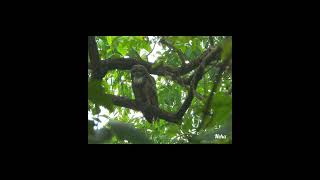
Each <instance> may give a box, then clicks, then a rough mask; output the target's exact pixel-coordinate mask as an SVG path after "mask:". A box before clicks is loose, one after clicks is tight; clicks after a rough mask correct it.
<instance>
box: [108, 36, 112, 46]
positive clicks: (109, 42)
mask: <svg viewBox="0 0 320 180" xmlns="http://www.w3.org/2000/svg"><path fill="white" fill-rule="evenodd" d="M107 42H108V44H109V45H111V44H112V37H111V36H107Z"/></svg>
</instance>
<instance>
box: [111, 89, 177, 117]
mask: <svg viewBox="0 0 320 180" xmlns="http://www.w3.org/2000/svg"><path fill="white" fill-rule="evenodd" d="M106 96H109V97H111V101H112V103H113V104H114V105H116V106H121V107H125V108H129V109H132V110H135V111H143V110H144V109H142V106H139V105H138V104H137V103H136V101H135V100H132V99H130V98H127V97H121V96H115V95H112V94H106ZM151 108H152V110H153V112H154V114H155V115H156V116H157V117H159V118H161V119H164V120H166V121H168V122H172V123H179V120H178V119H177V117H176V116H175V114H174V113H171V112H167V111H164V110H161V109H160V108H159V107H156V106H152V107H151Z"/></svg>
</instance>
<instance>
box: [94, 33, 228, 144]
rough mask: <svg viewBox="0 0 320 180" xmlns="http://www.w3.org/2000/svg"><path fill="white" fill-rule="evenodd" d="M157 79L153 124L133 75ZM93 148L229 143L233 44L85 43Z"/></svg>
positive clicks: (178, 39)
mask: <svg viewBox="0 0 320 180" xmlns="http://www.w3.org/2000/svg"><path fill="white" fill-rule="evenodd" d="M134 65H143V66H144V67H145V68H146V69H147V70H148V72H149V73H150V74H151V75H152V76H153V77H154V78H155V81H156V89H157V96H158V101H159V107H155V106H153V107H150V108H152V110H153V112H154V113H155V114H156V116H157V117H159V121H156V122H154V123H149V122H147V121H146V119H145V118H144V117H143V115H142V113H141V111H142V109H141V107H140V106H138V104H137V102H136V101H135V96H134V94H133V91H132V84H131V77H130V69H131V68H132V66H134ZM88 143H89V144H95V143H99V144H100V143H101V144H132V143H134V144H181V143H185V144H203V143H214V144H230V143H232V36H88Z"/></svg>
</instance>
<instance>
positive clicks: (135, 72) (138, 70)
mask: <svg viewBox="0 0 320 180" xmlns="http://www.w3.org/2000/svg"><path fill="white" fill-rule="evenodd" d="M147 74H148V70H147V69H146V68H145V67H144V66H142V65H134V66H133V67H132V69H131V78H132V80H133V83H134V84H136V85H138V84H143V82H144V78H145V77H146V75H147Z"/></svg>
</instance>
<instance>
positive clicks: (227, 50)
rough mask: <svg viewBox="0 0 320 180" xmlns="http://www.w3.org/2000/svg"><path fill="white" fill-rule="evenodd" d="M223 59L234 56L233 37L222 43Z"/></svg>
mask: <svg viewBox="0 0 320 180" xmlns="http://www.w3.org/2000/svg"><path fill="white" fill-rule="evenodd" d="M222 50H223V51H222V53H221V59H229V58H230V57H231V56H232V39H231V38H227V39H225V40H224V41H223V43H222Z"/></svg>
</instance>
